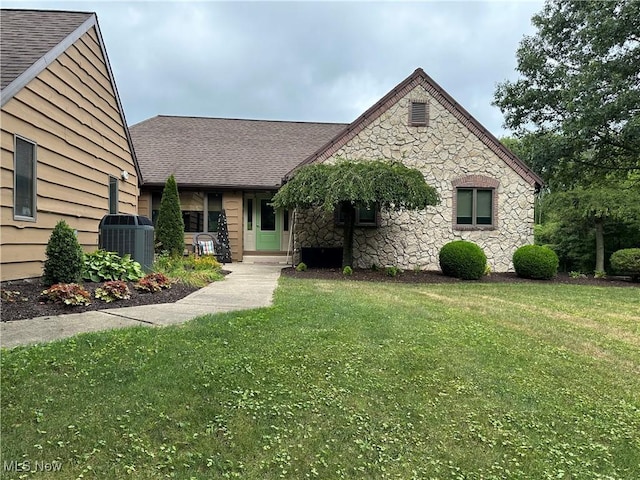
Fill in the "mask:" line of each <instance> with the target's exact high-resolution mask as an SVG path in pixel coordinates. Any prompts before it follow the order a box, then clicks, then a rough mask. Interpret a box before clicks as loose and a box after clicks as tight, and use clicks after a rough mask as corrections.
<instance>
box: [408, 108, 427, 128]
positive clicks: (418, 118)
mask: <svg viewBox="0 0 640 480" xmlns="http://www.w3.org/2000/svg"><path fill="white" fill-rule="evenodd" d="M427 107H428V106H427V102H411V105H410V107H409V108H410V109H409V125H411V126H412V127H426V126H427V124H428V123H429V110H428V108H427Z"/></svg>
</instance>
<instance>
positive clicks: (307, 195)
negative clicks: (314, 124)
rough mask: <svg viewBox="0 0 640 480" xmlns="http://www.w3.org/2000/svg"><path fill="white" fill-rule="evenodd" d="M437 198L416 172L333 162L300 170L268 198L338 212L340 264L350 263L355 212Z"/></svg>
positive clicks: (409, 206)
mask: <svg viewBox="0 0 640 480" xmlns="http://www.w3.org/2000/svg"><path fill="white" fill-rule="evenodd" d="M438 202H439V196H438V194H437V192H436V190H435V189H434V188H433V187H431V186H429V185H428V184H427V183H426V182H425V179H424V177H423V176H422V173H420V172H419V171H418V170H416V169H413V168H409V167H406V166H405V165H403V164H401V163H396V162H386V161H382V160H372V161H346V160H339V161H338V162H336V163H333V164H325V163H321V164H313V165H306V166H304V167H302V168H300V169H299V170H298V171H297V172H296V173H295V174H294V176H293V178H291V179H290V180H289V181H288V182H287V183H286V184H285V185H283V187H282V188H281V189H280V190H279V191H278V193H277V194H276V195H275V196H274V198H273V205H274V206H275V207H276V208H311V207H320V208H321V209H323V210H324V211H325V212H327V213H329V212H333V211H334V210H335V209H336V208H338V207H340V208H342V211H343V212H344V242H343V254H342V265H343V267H346V266H351V265H352V264H353V233H354V229H355V222H356V208H358V207H361V206H364V207H372V206H376V207H380V208H386V209H393V210H402V209H406V210H421V209H424V208H426V207H427V206H429V205H437V204H438Z"/></svg>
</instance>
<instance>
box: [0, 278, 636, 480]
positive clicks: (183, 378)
mask: <svg viewBox="0 0 640 480" xmlns="http://www.w3.org/2000/svg"><path fill="white" fill-rule="evenodd" d="M1 362H2V365H1V366H2V371H1V375H2V385H1V387H2V399H1V406H2V418H1V426H2V444H1V448H2V464H3V470H5V471H4V472H3V478H19V477H20V476H21V475H25V477H24V478H30V477H34V478H38V475H39V474H40V473H39V472H38V473H34V470H35V469H36V468H49V469H50V470H57V469H60V470H59V472H58V473H55V472H49V473H48V474H47V476H46V478H65V479H66V478H80V477H81V478H85V479H86V478H164V477H168V478H185V479H186V478H203V479H205V478H236V477H237V478H248V479H271V478H273V479H275V478H291V479H303V478H321V479H334V478H353V479H361V478H371V479H382V478H400V479H411V478H416V479H426V478H434V479H494V478H495V479H498V478H504V479H525V478H526V479H544V478H565V479H592V478H593V479H595V478H601V479H635V478H640V289H637V288H615V287H608V288H602V287H588V286H575V285H551V284H544V283H540V284H477V283H472V282H471V283H457V284H442V285H397V284H376V283H367V282H350V281H327V280H301V279H292V278H281V280H280V285H279V288H278V290H277V291H276V299H275V306H274V307H271V308H265V309H260V310H252V311H247V312H239V313H230V314H224V315H216V316H209V317H203V318H200V319H197V320H194V321H192V322H189V323H187V324H184V325H181V326H177V327H169V328H162V329H148V328H132V329H126V330H119V331H113V332H107V333H100V334H85V335H81V336H78V337H75V338H73V339H70V340H66V341H61V342H56V343H52V344H49V345H45V346H36V347H29V348H17V349H14V350H11V351H8V350H3V351H2V360H1ZM11 462H17V463H11ZM20 462H25V463H20ZM7 470H12V472H13V473H12V472H10V471H7ZM16 470H22V471H16Z"/></svg>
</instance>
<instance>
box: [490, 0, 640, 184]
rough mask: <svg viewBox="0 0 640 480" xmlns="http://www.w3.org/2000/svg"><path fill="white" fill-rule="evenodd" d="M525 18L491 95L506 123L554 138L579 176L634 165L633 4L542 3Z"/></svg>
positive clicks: (638, 36) (638, 54)
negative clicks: (527, 30)
mask: <svg viewBox="0 0 640 480" xmlns="http://www.w3.org/2000/svg"><path fill="white" fill-rule="evenodd" d="M532 22H533V24H534V26H535V27H536V28H537V33H536V34H535V35H533V36H527V37H525V38H524V39H523V40H522V42H521V43H520V46H519V48H518V51H517V59H518V66H517V71H518V72H519V73H520V74H521V78H520V79H518V80H516V81H514V82H511V81H506V82H503V83H501V84H499V85H498V88H497V90H496V93H495V102H494V103H495V104H496V105H498V106H499V107H500V109H501V110H502V112H503V113H504V114H505V119H506V121H505V124H506V126H507V127H509V128H512V129H514V130H515V131H516V132H518V133H521V134H522V133H525V132H526V131H535V132H538V133H541V132H553V133H555V134H557V135H559V136H560V137H559V138H561V139H562V140H563V142H564V143H565V147H564V148H563V151H564V154H565V156H564V158H560V159H559V161H563V162H565V163H571V162H574V163H577V164H579V165H581V167H582V168H581V170H580V172H581V173H582V175H583V176H584V177H586V178H587V179H588V178H589V177H591V176H593V175H594V174H603V172H604V173H606V174H610V173H612V172H616V171H622V172H629V171H633V170H638V169H640V2H638V1H637V0H612V1H585V0H559V1H548V2H547V3H546V4H545V6H544V8H543V10H542V11H541V12H540V13H539V14H537V15H535V16H534V17H533V19H532ZM586 152H589V155H587V156H585V155H584V154H585V153H586Z"/></svg>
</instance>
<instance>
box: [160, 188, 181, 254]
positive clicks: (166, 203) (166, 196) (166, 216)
mask: <svg viewBox="0 0 640 480" xmlns="http://www.w3.org/2000/svg"><path fill="white" fill-rule="evenodd" d="M156 249H157V250H158V251H159V252H167V253H168V254H169V255H171V256H180V255H182V254H183V253H184V220H183V219H182V210H181V208H180V197H179V196H178V185H177V183H176V179H175V178H174V176H173V175H170V176H169V178H167V181H166V183H165V184H164V190H163V191H162V200H160V211H159V212H158V221H157V222H156Z"/></svg>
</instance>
